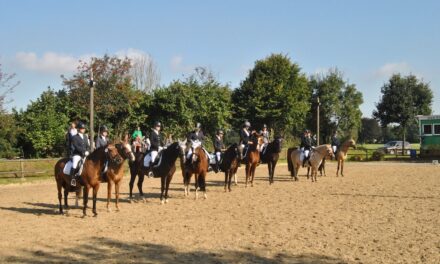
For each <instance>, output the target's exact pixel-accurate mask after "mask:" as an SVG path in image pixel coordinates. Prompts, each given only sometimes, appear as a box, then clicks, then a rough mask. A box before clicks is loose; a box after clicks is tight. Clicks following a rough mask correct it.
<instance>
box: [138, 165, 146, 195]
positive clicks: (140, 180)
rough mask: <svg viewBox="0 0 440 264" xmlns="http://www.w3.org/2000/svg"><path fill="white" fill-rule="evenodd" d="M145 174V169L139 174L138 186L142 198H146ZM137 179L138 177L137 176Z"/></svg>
mask: <svg viewBox="0 0 440 264" xmlns="http://www.w3.org/2000/svg"><path fill="white" fill-rule="evenodd" d="M145 173H146V171H145V170H143V169H142V170H141V171H140V173H138V175H139V178H138V183H137V186H138V190H139V196H140V197H143V196H144V192H143V191H142V184H143V183H144V179H145ZM135 177H136V176H135Z"/></svg>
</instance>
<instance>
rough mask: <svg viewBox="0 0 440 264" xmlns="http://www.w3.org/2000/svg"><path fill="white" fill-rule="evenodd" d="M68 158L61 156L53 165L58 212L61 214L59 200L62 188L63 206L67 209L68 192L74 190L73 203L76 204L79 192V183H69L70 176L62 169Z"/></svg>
mask: <svg viewBox="0 0 440 264" xmlns="http://www.w3.org/2000/svg"><path fill="white" fill-rule="evenodd" d="M69 160H70V158H62V159H60V160H58V161H57V163H56V164H55V166H54V176H55V181H56V183H57V189H58V201H59V205H60V206H59V212H60V214H63V213H64V212H63V206H62V203H61V200H62V199H63V194H62V190H64V208H65V209H66V210H67V209H69V205H68V203H67V197H68V196H69V192H75V194H76V197H75V198H76V199H75V205H76V206H78V199H79V196H80V194H81V185H80V184H77V186H72V185H70V176H69V175H66V174H64V172H63V169H64V166H66V164H67V162H69Z"/></svg>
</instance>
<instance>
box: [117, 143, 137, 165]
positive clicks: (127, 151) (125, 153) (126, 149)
mask: <svg viewBox="0 0 440 264" xmlns="http://www.w3.org/2000/svg"><path fill="white" fill-rule="evenodd" d="M115 147H116V148H117V150H118V152H119V155H121V156H122V158H124V159H129V160H130V161H134V160H135V156H134V154H133V151H132V150H131V146H130V144H129V143H128V142H121V143H118V144H116V145H115Z"/></svg>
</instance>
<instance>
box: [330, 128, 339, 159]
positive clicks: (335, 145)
mask: <svg viewBox="0 0 440 264" xmlns="http://www.w3.org/2000/svg"><path fill="white" fill-rule="evenodd" d="M340 145H341V142H340V141H339V139H338V131H336V130H335V132H333V135H332V149H333V154H336V151H337V150H338V149H339V146H340Z"/></svg>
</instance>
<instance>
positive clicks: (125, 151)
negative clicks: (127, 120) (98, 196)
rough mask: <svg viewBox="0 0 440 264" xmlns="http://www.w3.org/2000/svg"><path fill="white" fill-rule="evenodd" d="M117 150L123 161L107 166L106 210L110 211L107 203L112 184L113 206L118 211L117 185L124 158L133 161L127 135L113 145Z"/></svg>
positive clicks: (119, 180) (120, 176) (110, 194)
mask: <svg viewBox="0 0 440 264" xmlns="http://www.w3.org/2000/svg"><path fill="white" fill-rule="evenodd" d="M115 147H116V149H117V150H118V153H119V155H120V156H121V157H122V159H123V161H122V162H121V163H120V164H111V165H109V166H108V169H107V172H106V176H107V179H108V182H107V211H109V212H110V211H111V210H110V207H109V204H110V199H111V196H112V185H113V184H114V185H115V198H116V200H115V206H116V211H119V186H120V183H121V180H122V177H123V176H124V169H123V164H124V161H125V160H127V159H128V160H129V162H133V161H134V160H135V156H134V154H133V152H132V150H131V146H130V144H129V143H128V137H126V138H125V140H124V142H122V143H118V144H116V145H115Z"/></svg>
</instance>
